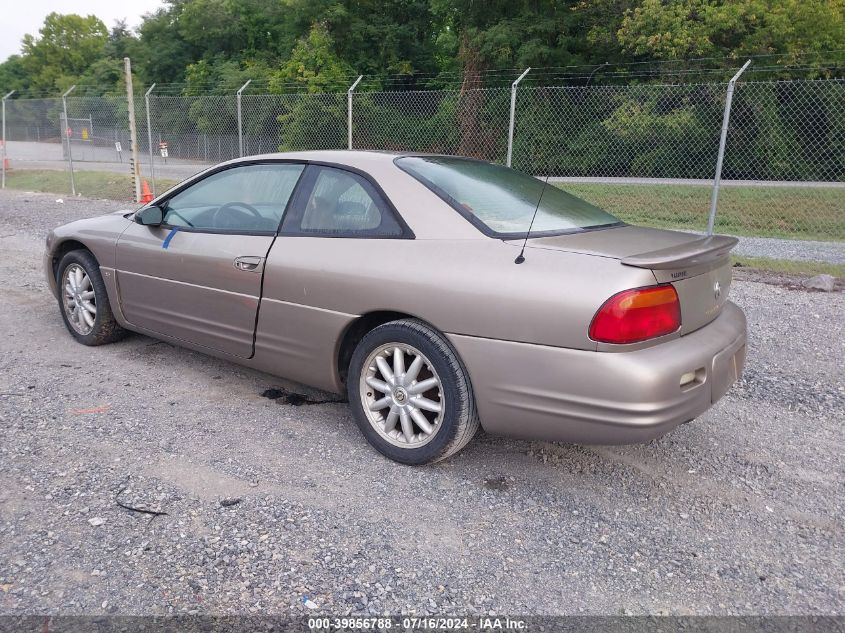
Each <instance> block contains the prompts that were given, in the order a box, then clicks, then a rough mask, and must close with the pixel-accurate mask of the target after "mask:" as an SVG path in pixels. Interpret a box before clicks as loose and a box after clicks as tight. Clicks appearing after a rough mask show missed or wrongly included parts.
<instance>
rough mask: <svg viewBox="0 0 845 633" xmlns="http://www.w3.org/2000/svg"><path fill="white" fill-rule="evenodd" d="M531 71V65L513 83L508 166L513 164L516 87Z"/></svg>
mask: <svg viewBox="0 0 845 633" xmlns="http://www.w3.org/2000/svg"><path fill="white" fill-rule="evenodd" d="M530 71H531V67H530V66H529V67H528V68H526V69H525V72H523V73H522V74H521V75H520V76H519V77H517V78H516V81H515V82H513V83H512V84H511V118H510V123H509V124H508V159H507V162H506V163H505V164H506V165H507V166H508V167H510V166H511V159H512V158H513V128H514V122H515V119H516V87H517V86H518V85H519V82H520V81H522V80H523V79H525V75H527V74H528V73H529V72H530Z"/></svg>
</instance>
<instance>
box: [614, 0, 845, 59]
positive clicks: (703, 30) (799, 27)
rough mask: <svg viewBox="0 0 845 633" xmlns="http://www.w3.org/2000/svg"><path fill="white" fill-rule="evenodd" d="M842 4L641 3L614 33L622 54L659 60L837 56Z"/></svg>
mask: <svg viewBox="0 0 845 633" xmlns="http://www.w3.org/2000/svg"><path fill="white" fill-rule="evenodd" d="M843 16H845V1H843V0H742V1H738V2H737V1H733V2H731V1H718V2H717V1H715V0H670V1H668V2H666V1H664V0H642V1H641V2H640V3H639V5H638V6H636V7H634V8H630V9H628V10H627V11H626V12H625V17H624V19H623V20H622V24H621V27H620V29H619V31H618V33H617V37H618V41H619V44H620V45H621V47H622V50H623V51H626V52H628V53H634V54H636V55H642V56H646V57H652V58H657V59H687V58H696V57H709V56H713V55H730V56H733V57H739V56H743V55H752V54H766V53H787V54H789V53H794V54H803V53H808V52H817V51H841V50H842V49H843V48H845V17H843Z"/></svg>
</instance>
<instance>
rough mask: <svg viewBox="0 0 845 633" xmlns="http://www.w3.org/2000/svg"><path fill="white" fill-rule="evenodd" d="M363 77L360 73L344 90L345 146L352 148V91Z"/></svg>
mask: <svg viewBox="0 0 845 633" xmlns="http://www.w3.org/2000/svg"><path fill="white" fill-rule="evenodd" d="M363 78H364V75H360V76H359V77H358V79H356V80H355V83H354V84H352V85H351V86H349V90H347V91H346V115H347V116H346V119H347V121H346V130H347V133H348V137H349V139H348V141H349V142H348V143H347V147H348V148H349V149H352V93H353V92H355V88H357V87H358V84H359V83H361V80H362V79H363Z"/></svg>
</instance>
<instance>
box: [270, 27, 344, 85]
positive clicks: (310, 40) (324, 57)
mask: <svg viewBox="0 0 845 633" xmlns="http://www.w3.org/2000/svg"><path fill="white" fill-rule="evenodd" d="M353 74H354V71H353V70H352V68H351V67H350V66H349V65H348V64H347V63H345V62H344V61H343V60H342V59H341V58H340V57H339V56H338V55H337V54H336V53H335V52H334V40H333V39H332V36H331V35H330V34H329V31H328V29H327V28H326V26H325V25H324V24H315V25H314V26H312V27H311V30H310V31H309V32H308V36H307V37H303V38H302V39H300V40H299V41H298V42H297V43H296V46H294V48H293V52H292V53H291V57H290V59H289V60H288V62H287V63H286V64H285V65H284V66H283V67H282V69H281V70H280V71H278V72H277V73H275V74H274V75H273V77H272V79H271V80H270V87H271V89H273V90H274V91H275V92H296V91H297V89H293V90H291V89H290V85H291V84H294V85H298V86H301V87H300V88H298V90H299V91H301V90H305V91H306V92H337V91H338V90H339V88H342V87H344V86H346V85H347V84H348V83H349V78H350V77H351V76H352V75H353Z"/></svg>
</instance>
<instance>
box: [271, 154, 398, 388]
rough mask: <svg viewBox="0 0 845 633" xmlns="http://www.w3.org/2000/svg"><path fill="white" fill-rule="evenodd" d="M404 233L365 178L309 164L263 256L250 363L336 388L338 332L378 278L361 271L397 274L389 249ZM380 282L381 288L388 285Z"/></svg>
mask: <svg viewBox="0 0 845 633" xmlns="http://www.w3.org/2000/svg"><path fill="white" fill-rule="evenodd" d="M412 237H413V233H412V232H411V230H410V228H408V227H407V226H406V225H405V223H404V222H403V221H402V218H401V217H400V216H399V214H398V212H397V211H396V209H395V208H393V206H392V205H391V204H390V201H389V200H388V198H387V197H386V196H385V195H384V192H383V191H381V189H380V188H379V187H378V186H377V185H376V184H375V182H374V181H372V180H371V179H370V178H367V177H365V176H364V175H363V174H361V173H357V172H355V171H351V170H349V169H344V168H341V167H339V166H330V165H317V164H311V165H309V166H308V168H307V169H306V172H305V174H304V175H303V177H302V180H301V183H300V185H299V187H298V188H297V193H296V195H295V198H294V201H293V202H292V203H291V205H290V208H289V209H288V211H287V213H286V214H285V218H284V220H283V221H282V230H281V231H280V233H279V237H278V238H276V242H275V244H274V245H273V248H272V250H271V251H270V254H269V255H268V258H267V276H266V278H265V280H264V293H263V296H262V300H261V314H260V315H259V319H258V329H257V331H256V343H255V359H256V362H257V363H258V364H259V365H260V366H262V367H264V368H267V369H269V370H271V371H272V372H273V373H277V374H279V375H283V376H286V377H289V378H291V379H293V380H298V381H301V382H304V383H306V384H310V385H315V386H319V387H322V388H325V389H337V388H338V386H337V385H335V384H333V383H332V380H333V378H332V377H333V375H334V374H333V372H332V368H333V367H335V365H336V363H337V356H336V354H337V348H336V343H337V340H338V337H339V336H340V335H341V333H342V332H343V331H344V329H345V328H346V327H347V326H348V325H349V323H350V322H351V321H352V320H353V319H354V318H355V314H357V313H356V312H355V310H356V306H355V305H354V304H356V300H355V296H356V295H359V296H360V297H367V296H371V291H372V290H371V289H372V285H373V284H376V285H379V284H380V281H379V279H378V276H377V275H376V276H372V275H368V274H367V273H366V272H365V271H371V270H372V269H373V267H378V269H379V270H381V271H382V272H384V273H388V272H389V271H390V270H392V269H396V273H397V274H400V275H402V274H405V271H406V269H405V268H404V267H402V266H401V265H400V266H399V267H398V268H397V266H396V261H395V260H394V259H392V258H391V254H395V253H400V252H402V251H403V250H404V249H405V248H407V247H408V245H409V244H411V238H412ZM411 250H412V251H413V249H411ZM384 256H386V258H384ZM381 285H382V286H383V288H382V290H383V291H384V292H386V293H390V292H391V288H392V287H394V286H390V285H388V284H381ZM394 288H395V287H394Z"/></svg>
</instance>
